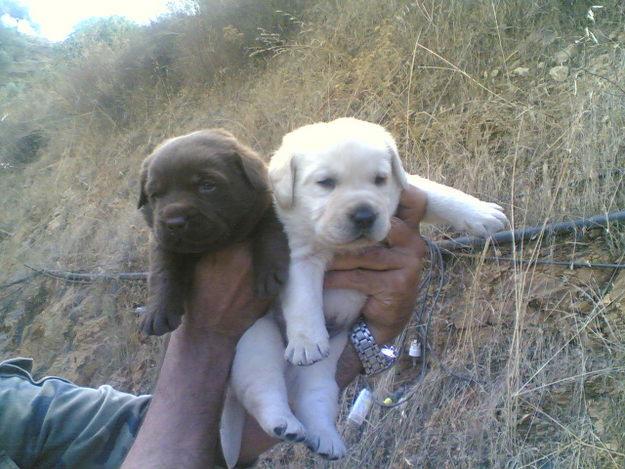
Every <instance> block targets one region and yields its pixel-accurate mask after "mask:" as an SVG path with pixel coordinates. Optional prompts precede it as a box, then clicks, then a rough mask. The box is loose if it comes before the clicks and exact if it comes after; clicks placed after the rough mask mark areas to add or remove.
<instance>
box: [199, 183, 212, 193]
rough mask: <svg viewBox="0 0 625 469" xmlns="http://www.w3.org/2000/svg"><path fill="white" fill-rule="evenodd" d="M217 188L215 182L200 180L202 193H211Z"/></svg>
mask: <svg viewBox="0 0 625 469" xmlns="http://www.w3.org/2000/svg"><path fill="white" fill-rule="evenodd" d="M215 189H216V186H215V184H213V183H212V182H209V181H202V182H200V185H199V186H198V190H199V191H200V193H202V194H209V193H211V192H213V191H214V190H215Z"/></svg>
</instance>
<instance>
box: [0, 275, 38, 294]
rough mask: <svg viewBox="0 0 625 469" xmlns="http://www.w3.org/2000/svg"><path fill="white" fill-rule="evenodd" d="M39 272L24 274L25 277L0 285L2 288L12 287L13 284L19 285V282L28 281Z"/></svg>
mask: <svg viewBox="0 0 625 469" xmlns="http://www.w3.org/2000/svg"><path fill="white" fill-rule="evenodd" d="M39 274H40V273H39V272H33V273H32V274H30V275H24V276H23V277H20V278H18V279H17V280H13V281H12V282H9V283H5V284H4V285H0V290H3V289H5V288H9V287H12V286H13V285H18V284H20V283H23V282H27V281H28V280H30V279H32V278H34V277H36V276H37V275H39Z"/></svg>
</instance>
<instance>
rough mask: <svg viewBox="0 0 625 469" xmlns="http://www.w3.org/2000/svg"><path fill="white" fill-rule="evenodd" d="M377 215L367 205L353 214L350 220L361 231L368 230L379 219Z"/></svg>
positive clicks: (358, 208)
mask: <svg viewBox="0 0 625 469" xmlns="http://www.w3.org/2000/svg"><path fill="white" fill-rule="evenodd" d="M377 217H378V216H377V214H376V213H375V212H374V211H373V210H372V209H371V207H368V206H366V205H361V206H360V207H357V208H356V210H354V211H353V212H352V214H351V215H350V218H351V220H352V222H353V223H354V225H355V226H356V227H358V228H360V229H361V230H366V229H367V228H371V225H373V224H374V223H375V219H376V218H377Z"/></svg>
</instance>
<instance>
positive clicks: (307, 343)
mask: <svg viewBox="0 0 625 469" xmlns="http://www.w3.org/2000/svg"><path fill="white" fill-rule="evenodd" d="M324 332H325V331H324ZM329 353H330V342H329V340H328V333H327V332H326V334H325V336H323V337H316V338H315V337H309V336H307V335H304V334H298V335H297V337H296V338H294V339H291V340H289V343H288V345H287V346H286V350H285V352H284V358H285V359H286V360H287V361H288V362H289V363H292V364H293V365H298V366H302V365H312V364H313V363H315V362H318V361H319V360H323V359H324V358H326V357H327V356H328V354H329Z"/></svg>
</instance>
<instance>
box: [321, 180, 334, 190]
mask: <svg viewBox="0 0 625 469" xmlns="http://www.w3.org/2000/svg"><path fill="white" fill-rule="evenodd" d="M317 184H319V185H320V186H321V187H325V188H326V189H334V188H335V187H336V179H334V178H325V179H322V180H321V181H317Z"/></svg>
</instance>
